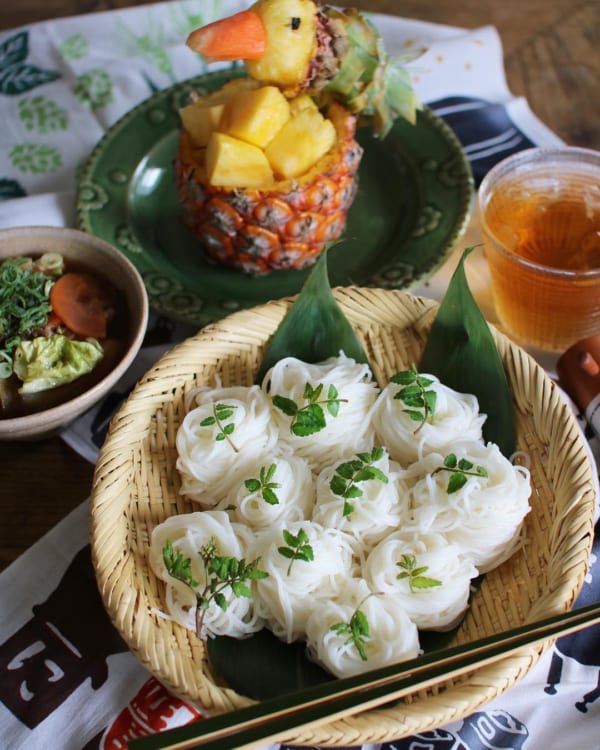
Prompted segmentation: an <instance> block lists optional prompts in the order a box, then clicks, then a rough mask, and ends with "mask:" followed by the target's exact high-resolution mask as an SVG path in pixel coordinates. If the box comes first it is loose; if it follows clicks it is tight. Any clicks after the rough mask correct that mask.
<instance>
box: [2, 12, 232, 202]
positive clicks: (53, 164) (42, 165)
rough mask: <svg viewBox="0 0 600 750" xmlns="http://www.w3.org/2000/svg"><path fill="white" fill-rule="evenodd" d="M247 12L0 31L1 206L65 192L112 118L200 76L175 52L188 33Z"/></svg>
mask: <svg viewBox="0 0 600 750" xmlns="http://www.w3.org/2000/svg"><path fill="white" fill-rule="evenodd" d="M246 6H247V3H244V2H243V0H206V1H205V2H202V3H198V2H196V0H174V1H173V2H171V3H159V4H157V5H156V6H154V5H153V6H149V7H148V9H147V11H145V12H144V13H143V14H141V13H140V12H139V10H137V11H136V12H132V11H134V9H129V8H128V9H122V10H119V11H115V12H113V13H111V14H99V15H98V17H97V19H95V20H94V25H93V27H92V26H90V24H89V19H88V18H86V17H85V16H81V17H73V18H69V19H61V22H60V24H58V23H56V24H55V23H54V21H53V19H48V21H46V22H43V23H39V24H33V25H32V26H31V27H29V28H27V29H23V30H18V31H7V32H0V102H3V101H4V102H6V104H4V105H3V124H4V128H3V130H2V132H0V201H1V200H11V199H14V198H19V197H25V196H26V195H31V194H36V193H46V192H48V190H49V189H50V190H57V191H60V190H62V189H66V188H67V187H68V186H70V185H72V184H73V182H74V180H75V179H76V175H77V171H78V169H79V168H80V166H81V165H82V164H83V163H85V161H86V160H87V158H88V157H89V154H90V153H91V151H92V149H93V148H94V146H95V145H96V143H97V142H98V140H99V139H100V137H101V135H102V132H104V131H106V130H107V129H108V128H109V127H110V126H111V125H112V124H114V122H115V121H116V120H117V119H119V117H121V116H122V115H124V114H125V113H126V112H127V111H128V110H129V109H131V108H133V107H134V106H136V105H137V104H139V103H140V102H141V101H142V100H143V99H145V98H147V97H148V96H150V95H152V94H153V93H155V92H156V91H158V90H160V89H163V88H165V87H168V86H170V85H172V84H173V82H175V81H179V80H183V79H187V78H191V77H192V76H194V75H197V74H198V73H202V72H204V71H205V70H206V67H207V66H206V63H205V61H204V60H203V59H202V58H201V57H200V56H199V55H194V54H193V53H192V52H191V51H190V50H188V49H187V48H186V49H182V48H183V46H184V44H185V39H186V37H187V35H188V34H189V32H190V31H191V30H192V29H194V28H197V27H199V26H202V25H204V24H206V23H209V22H210V21H213V20H215V19H216V18H219V17H222V16H224V15H230V14H231V13H233V12H237V11H238V10H242V9H243V8H244V7H246ZM48 61H52V63H51V64H50V63H49V62H48ZM44 63H45V64H44ZM32 89H36V91H35V93H32Z"/></svg>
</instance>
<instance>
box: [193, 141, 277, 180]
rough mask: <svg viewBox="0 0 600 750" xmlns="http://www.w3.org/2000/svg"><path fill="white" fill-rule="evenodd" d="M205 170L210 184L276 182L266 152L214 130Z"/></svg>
mask: <svg viewBox="0 0 600 750" xmlns="http://www.w3.org/2000/svg"><path fill="white" fill-rule="evenodd" d="M206 173H207V176H208V181H209V183H210V184H211V185H220V186H231V187H240V188H241V187H244V188H257V187H265V186H266V185H270V184H271V183H272V182H273V172H272V171H271V167H270V166H269V162H268V161H267V157H266V156H265V155H264V153H263V151H262V150H261V149H260V148H258V146H254V145H252V144H251V143H246V142H245V141H241V140H240V139H239V138H232V137H231V136H230V135H226V134H225V133H218V132H214V133H212V135H211V136H210V140H209V141H208V146H207V147H206Z"/></svg>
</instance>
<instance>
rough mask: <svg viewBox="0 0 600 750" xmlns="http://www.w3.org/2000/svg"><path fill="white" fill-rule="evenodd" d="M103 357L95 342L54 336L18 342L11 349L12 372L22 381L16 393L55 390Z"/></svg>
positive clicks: (88, 370)
mask: <svg viewBox="0 0 600 750" xmlns="http://www.w3.org/2000/svg"><path fill="white" fill-rule="evenodd" d="M103 356H104V351H103V349H102V346H101V345H100V344H99V342H98V341H96V340H95V339H88V340H87V341H74V340H72V339H69V338H67V337H66V336H62V335H60V334H57V335H55V336H50V337H49V338H45V337H44V336H39V337H38V338H35V339H33V340H32V341H21V343H20V344H19V345H18V346H17V348H16V350H15V359H14V371H15V374H16V375H17V377H18V378H19V379H20V380H22V381H23V385H22V386H21V387H20V388H19V393H37V392H38V391H46V390H49V389H50V388H56V387H57V386H59V385H64V384H65V383H71V382H72V381H73V380H77V378H79V377H81V376H82V375H85V374H86V373H88V372H91V371H92V370H93V369H94V367H95V366H96V365H97V364H98V362H99V361H100V360H101V359H102V357H103Z"/></svg>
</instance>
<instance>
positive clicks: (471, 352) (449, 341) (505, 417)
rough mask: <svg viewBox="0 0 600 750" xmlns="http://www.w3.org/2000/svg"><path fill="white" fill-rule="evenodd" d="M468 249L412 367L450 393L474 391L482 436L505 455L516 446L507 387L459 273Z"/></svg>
mask: <svg viewBox="0 0 600 750" xmlns="http://www.w3.org/2000/svg"><path fill="white" fill-rule="evenodd" d="M474 249H475V248H473V247H470V248H467V249H466V250H465V251H464V253H463V255H462V258H461V259H460V262H459V264H458V266H457V268H456V271H455V272H454V275H453V276H452V279H451V280H450V284H449V285H448V289H447V290H446V293H445V295H444V299H443V300H442V303H441V305H440V307H439V310H438V312H437V315H436V317H435V320H434V322H433V326H432V328H431V331H430V332H429V336H428V338H427V344H426V345H425V351H424V352H423V355H422V357H421V361H420V363H419V368H418V369H419V370H420V372H425V373H431V374H432V375H437V377H439V379H440V380H441V381H442V383H444V384H445V385H447V386H448V387H450V388H454V390H456V391H460V392H462V393H473V394H475V395H476V396H477V398H478V400H479V409H480V411H481V412H482V413H484V414H487V419H486V421H485V423H484V425H483V435H484V438H485V439H486V440H487V441H488V442H492V443H496V444H497V445H498V447H499V448H500V450H501V451H502V453H503V454H504V455H505V456H507V457H510V456H511V455H512V454H513V453H514V451H515V445H516V436H515V433H516V430H515V422H514V411H513V402H512V395H511V389H510V385H509V383H508V378H507V377H506V373H505V371H504V367H503V365H502V359H501V357H500V354H499V352H498V349H497V347H496V342H495V341H494V337H493V335H492V332H491V330H490V327H489V325H488V324H487V322H486V320H485V318H484V317H483V314H482V312H481V310H480V309H479V307H478V305H477V302H476V301H475V299H474V297H473V295H472V294H471V290H470V289H469V284H468V281H467V277H466V274H465V261H466V259H467V257H468V256H469V255H470V254H471V252H472V251H473V250H474Z"/></svg>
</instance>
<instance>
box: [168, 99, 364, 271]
mask: <svg viewBox="0 0 600 750" xmlns="http://www.w3.org/2000/svg"><path fill="white" fill-rule="evenodd" d="M327 117H328V118H329V119H330V120H331V121H332V122H333V124H334V126H335V130H336V134H337V142H336V144H335V146H334V147H333V148H332V149H331V150H330V151H329V152H328V153H327V154H326V155H325V156H324V157H322V159H320V160H319V161H318V162H317V163H316V164H315V165H314V166H313V167H312V169H310V170H309V171H308V172H307V173H306V174H304V175H302V176H301V177H299V178H298V179H295V180H284V181H280V182H275V183H273V185H271V186H269V187H268V188H259V189H240V188H233V187H227V186H216V185H210V184H209V183H208V180H207V178H206V174H205V173H204V170H203V168H202V166H201V163H200V161H199V158H198V151H197V150H196V149H195V148H194V144H193V143H192V141H191V139H190V136H189V134H188V133H187V132H186V131H185V130H184V129H182V130H181V131H180V135H179V143H178V150H177V155H176V159H175V172H176V184H177V191H178V195H179V199H180V202H181V206H182V209H183V222H184V224H185V226H186V227H187V229H188V230H189V231H190V232H192V234H194V236H195V237H197V238H198V239H199V240H200V243H201V248H202V250H203V251H204V254H205V255H206V256H207V257H208V258H209V259H211V260H212V261H214V262H215V263H217V264H219V265H225V266H229V267H231V268H234V269H236V270H238V271H242V272H243V273H246V274H248V275H252V276H258V275H263V274H266V273H270V272H272V271H278V270H286V269H300V268H305V267H308V266H311V265H313V264H314V263H315V261H316V259H317V257H318V256H319V254H320V253H321V252H322V250H323V249H324V248H325V246H326V245H327V244H328V243H330V242H333V241H335V240H337V239H338V238H339V237H340V236H341V234H342V233H343V232H344V229H345V227H346V216H347V213H348V209H349V208H350V206H351V205H352V202H353V201H354V198H355V196H356V191H357V188H358V180H357V172H358V167H359V165H360V161H361V158H362V152H363V151H362V147H361V146H360V145H359V144H358V142H357V141H356V139H355V130H356V117H355V116H354V115H353V114H351V113H350V112H348V111H347V110H346V109H345V108H343V107H342V106H341V105H339V104H337V103H335V102H334V103H333V104H332V105H331V106H330V108H329V111H328V112H327Z"/></svg>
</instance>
